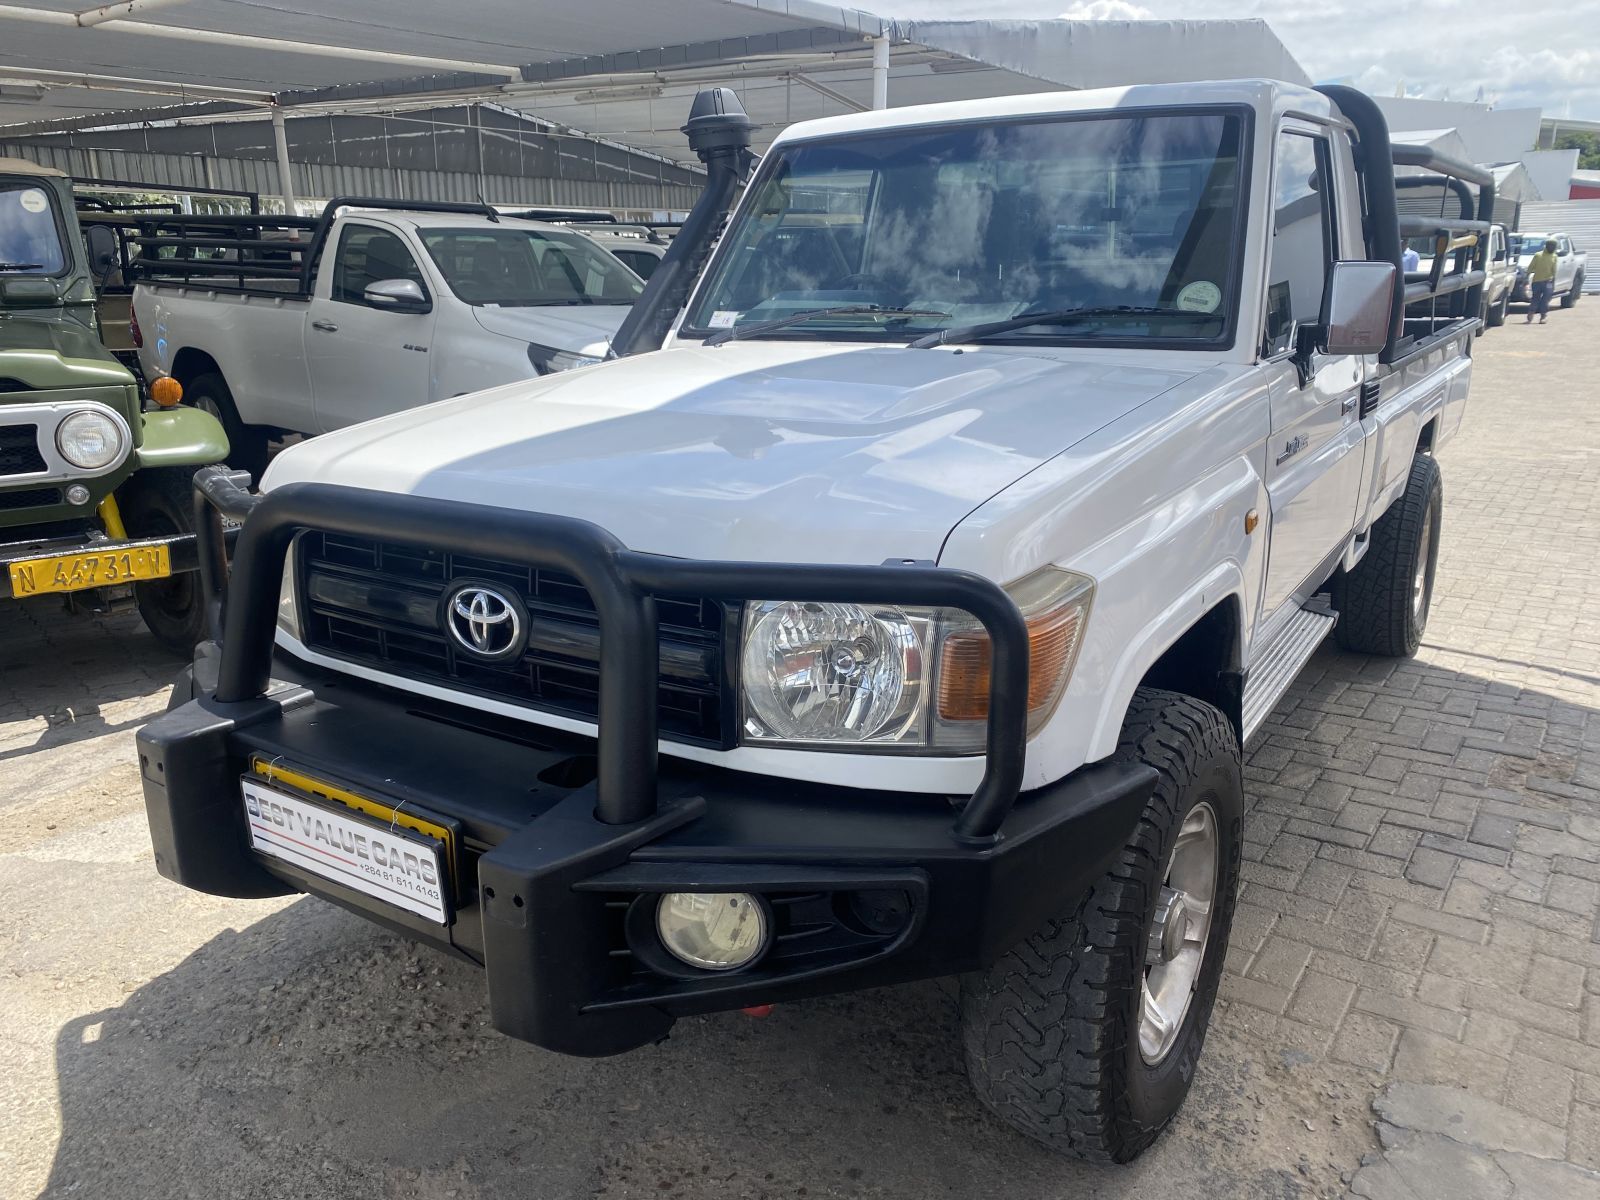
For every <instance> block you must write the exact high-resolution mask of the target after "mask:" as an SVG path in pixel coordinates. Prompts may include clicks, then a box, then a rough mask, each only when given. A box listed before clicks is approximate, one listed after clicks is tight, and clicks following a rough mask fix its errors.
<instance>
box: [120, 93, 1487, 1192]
mask: <svg viewBox="0 0 1600 1200" xmlns="http://www.w3.org/2000/svg"><path fill="white" fill-rule="evenodd" d="M685 131H686V133H687V134H688V135H689V138H690V142H691V144H692V145H694V146H695V147H696V148H697V150H698V152H699V153H700V154H701V156H702V158H704V159H705V160H706V162H707V166H708V185H707V191H706V194H705V196H704V197H703V198H702V201H701V203H700V205H698V206H697V207H696V209H695V211H694V213H693V214H692V215H691V218H690V220H689V221H688V222H687V223H686V224H685V226H684V232H683V234H682V235H681V236H680V237H679V238H678V239H677V240H676V241H675V242H674V244H673V246H672V249H671V252H670V253H669V254H668V256H667V257H666V259H665V260H663V263H662V266H661V268H660V269H659V270H657V271H656V273H655V275H654V277H653V278H652V280H651V282H650V284H649V286H648V288H647V289H646V292H645V295H644V298H643V300H642V301H641V303H640V305H639V306H638V307H636V308H635V310H634V312H633V314H632V315H631V316H630V317H629V320H628V322H627V323H626V324H625V325H624V327H623V329H622V330H621V332H620V333H619V335H618V345H619V353H620V354H621V355H622V357H621V358H620V360H619V361H616V362H609V363H605V364H603V365H599V366H594V367H589V368H585V369H581V370H575V371H571V372H568V373H565V374H562V375H557V376H553V377H549V378H545V379H538V380H533V381H530V382H526V383H519V384H515V385H511V386H506V387H502V388H498V389H495V390H493V391H489V392H484V393H481V394H478V395H473V396H466V397H462V398H459V399H454V400H449V401H445V402H442V403H440V404H436V405H433V406H431V407H429V408H426V409H421V410H417V411H412V412H407V413H401V414H397V415H395V416H392V417H387V418H383V419H381V420H378V421H374V422H371V423H369V424H366V425H362V426H360V427H358V428H354V429H348V430H344V431H342V432H339V433H335V434H332V435H329V436H327V437H323V438H319V439H317V440H315V441H312V442H309V443H306V444H304V445H300V446H295V447H292V448H291V449H289V450H288V451H286V452H285V453H283V454H282V455H281V456H280V457H279V458H278V459H277V460H276V461H275V462H274V464H273V465H272V467H271V468H270V469H269V471H268V473H267V477H266V480H265V483H264V491H265V495H264V497H260V498H258V497H251V496H249V495H247V494H246V493H245V492H244V491H242V490H241V489H240V488H239V487H238V486H237V480H236V477H230V476H228V475H226V474H225V473H222V472H221V471H220V470H219V469H217V468H207V469H206V470H205V471H202V472H201V473H200V475H199V476H198V477H197V488H198V489H199V491H200V493H201V495H202V497H204V498H205V499H206V500H209V501H210V502H211V503H212V504H213V505H214V506H215V507H216V508H217V509H218V510H219V511H225V512H227V513H228V514H230V515H232V516H234V517H242V518H243V520H244V523H243V529H242V532H241V534H240V538H239V541H238V544H237V547H236V550H235V553H234V556H233V561H232V566H231V579H229V578H225V574H226V572H227V571H228V567H227V565H226V564H225V563H224V561H223V558H222V546H223V539H222V535H221V533H220V523H219V522H218V521H216V520H213V521H210V522H207V523H206V524H205V526H204V529H205V531H206V532H205V533H204V534H203V537H204V542H203V553H202V574H203V578H204V583H205V586H206V587H207V589H208V594H209V595H210V597H211V604H212V610H211V611H212V613H213V616H214V618H215V624H214V628H216V629H219V630H220V631H221V633H220V645H217V644H208V645H205V646H203V647H202V650H201V653H200V655H199V657H198V658H197V660H196V664H195V667H194V670H193V672H192V675H191V677H190V679H189V681H188V683H187V684H186V685H185V687H184V688H182V689H180V691H181V694H180V695H178V696H177V697H176V698H175V706H174V708H173V709H172V710H171V711H169V712H168V713H167V714H165V715H164V716H163V717H162V718H160V719H158V720H156V721H154V722H152V723H151V724H150V725H148V726H147V727H146V728H145V729H144V731H143V732H142V733H141V734H140V735H139V750H140V756H141V768H142V772H143V778H144V781H145V782H144V786H145V794H146V802H147V807H148V813H149V820H150V826H151V830H152V835H153V840H154V844H155V852H156V862H157V866H158V868H159V869H160V870H161V871H162V872H163V873H164V874H166V875H168V876H169V877H171V878H173V879H175V880H177V881H179V882H181V883H184V884H186V885H188V886H190V887H193V888H198V889H200V890H202V891H207V892H212V893H216V894H219V895H230V896H261V895H280V894H287V893H292V892H296V891H302V892H309V893H312V894H315V895H318V896H322V897H325V898H328V899H331V900H333V901H335V902H337V903H339V904H342V905H344V906H346V907H348V908H350V909H352V910H354V911H356V912H358V913H362V914H364V915H366V916H368V917H370V918H371V919H373V920H374V921H377V922H379V923H381V924H383V925H385V926H387V927H388V928H389V929H391V930H395V931H397V932H399V933H401V934H402V935H403V936H406V937H409V938H414V939H416V940H418V941H420V942H424V943H427V944H428V945H431V946H434V947H436V948H438V949H440V950H444V951H447V952H450V953H454V954H457V955H460V956H462V957H464V958H467V959H470V960H472V961H474V962H477V963H479V964H481V965H482V966H483V968H484V969H485V973H486V978H487V984H488V999H489V1010H490V1014H491V1017H492V1020H493V1022H494V1024H495V1026H496V1027H497V1028H499V1029H501V1030H503V1031H504V1032H506V1033H508V1034H511V1035H512V1036H515V1037H519V1038H525V1039H527V1040H529V1041H532V1042H535V1043H538V1044H539V1045H542V1046H545V1047H549V1048H551V1049H554V1050H559V1051H564V1052H567V1053H572V1054H611V1053H616V1052H619V1051H624V1050H628V1049H631V1048H633V1047H637V1046H641V1045H644V1044H646V1043H649V1042H652V1041H655V1040H657V1039H659V1038H661V1037H664V1036H665V1035H666V1034H667V1033H668V1031H669V1029H670V1028H671V1027H672V1024H673V1022H674V1020H675V1019H676V1018H678V1017H681V1016H684V1015H686V1014H693V1013H703V1012H709V1011H715V1010H728V1009H741V1008H758V1007H760V1006H765V1005H768V1004H771V1003H773V1002H777V1001H785V1000H789V999H793V998H799V997H806V996H814V995H818V994H823V993H833V992H844V991H850V990H853V989H858V988H863V987H868V986H875V985H880V984H886V983H894V982H899V981H904V980H909V979H917V978H925V977H930V976H939V975H957V974H959V975H960V976H961V977H962V978H961V1018H962V1022H963V1026H964V1035H963V1037H964V1048H965V1052H966V1059H967V1064H968V1068H969V1070H970V1072H971V1076H972V1081H973V1083H974V1085H975V1087H976V1089H977V1091H978V1093H979V1095H980V1096H981V1097H982V1098H983V1100H984V1102H985V1103H987V1104H988V1105H989V1106H990V1107H992V1108H993V1109H994V1110H995V1111H996V1112H997V1113H999V1114H1000V1115H1001V1116H1003V1117H1004V1118H1005V1119H1006V1120H1007V1121H1009V1122H1010V1123H1011V1124H1013V1125H1014V1126H1016V1127H1017V1128H1018V1129H1021V1130H1023V1131H1025V1132H1026V1133H1028V1134H1030V1135H1032V1136H1033V1137H1036V1138H1038V1139H1039V1140H1041V1141H1042V1142H1044V1143H1046V1144H1048V1145H1050V1146H1053V1147H1056V1148H1058V1149H1061V1150H1064V1151H1070V1152H1073V1153H1077V1154H1081V1155H1084V1156H1088V1157H1093V1158H1101V1159H1110V1160H1115V1161H1126V1160H1128V1159H1130V1158H1132V1157H1133V1156H1135V1155H1137V1154H1138V1153H1139V1152H1140V1151H1141V1150H1142V1149H1144V1148H1145V1147H1146V1146H1147V1145H1149V1144H1150V1142H1151V1141H1152V1140H1153V1139H1154V1138H1155V1137H1156V1136H1157V1134H1158V1133H1159V1132H1160V1131H1161V1129H1162V1128H1163V1127H1164V1126H1165V1125H1166V1124H1167V1122H1168V1120H1169V1119H1170V1118H1171V1117H1172V1115H1173V1113H1174V1112H1175V1111H1176V1110H1177V1108H1178V1106H1179V1104H1180V1103H1181V1102H1182V1099H1183V1097H1184V1095H1185V1093H1186V1091H1187V1089H1188V1087H1189V1084H1190V1081H1191V1079H1192V1078H1193V1076H1194V1069H1195V1064H1196V1059H1197V1057H1198V1055H1199V1053H1200V1048H1201V1043H1202V1041H1203V1039H1204V1036H1205V1031H1206V1025H1207V1022H1208V1020H1209V1017H1210V1015H1211V1011H1212V1005H1213V1001H1214V998H1215V996H1216V991H1217V984H1218V979H1219V976H1220V974H1221V971H1222V963H1223V955H1224V951H1225V949H1226V946H1227V941H1228V931H1229V925H1230V922H1231V920H1232V917H1233V911H1234V896H1235V889H1236V885H1237V882H1238V877H1239V869H1240V860H1241V855H1242V851H1243V841H1242V829H1243V825H1244V822H1245V820H1246V813H1245V801H1244V795H1243V790H1242V787H1241V782H1240V753H1241V746H1242V745H1243V743H1244V742H1245V741H1246V739H1248V738H1249V737H1250V735H1251V733H1252V732H1253V731H1254V730H1255V729H1256V728H1257V727H1258V726H1259V725H1260V724H1261V723H1262V721H1263V720H1264V719H1265V718H1266V717H1267V715H1268V713H1269V710H1270V709H1271V708H1272V705H1273V703H1274V701H1275V700H1276V699H1277V698H1278V697H1279V696H1280V695H1281V694H1282V692H1283V691H1284V689H1285V688H1286V687H1287V686H1288V684H1289V682H1290V681H1291V680H1292V679H1293V678H1294V676H1295V674H1296V672H1297V671H1298V670H1299V668H1300V667H1301V665H1302V664H1303V663H1304V661H1305V660H1306V658H1307V657H1308V656H1309V655H1310V654H1311V653H1312V651H1313V650H1314V649H1315V648H1316V646H1317V645H1318V644H1319V643H1320V642H1321V641H1322V640H1323V639H1324V637H1325V636H1326V635H1328V634H1329V632H1330V631H1332V632H1334V634H1335V636H1336V637H1337V638H1338V640H1339V642H1340V643H1341V644H1342V645H1343V646H1344V647H1345V648H1347V649H1349V650H1352V651H1356V652H1360V653H1368V654H1384V655H1406V654H1411V653H1413V652H1414V651H1415V650H1416V648H1417V645H1418V639H1419V638H1420V636H1421V634H1422V629H1423V624H1424V622H1425V620H1426V618H1427V615H1428V602H1429V591H1430V588H1431V587H1432V584H1433V574H1434V561H1435V556H1436V553H1437V547H1438V544H1439V541H1438V536H1439V520H1440V472H1439V467H1438V464H1437V462H1436V460H1435V458H1434V452H1435V451H1437V450H1438V449H1439V447H1440V446H1442V445H1443V444H1444V443H1445V441H1446V440H1447V439H1448V438H1449V437H1450V435H1451V434H1452V433H1454V432H1455V429H1456V427H1457V425H1458V424H1459V423H1460V421H1461V414H1462V409H1463V406H1464V402H1465V400H1466V394H1467V384H1468V379H1469V376H1470V372H1471V359H1470V357H1469V355H1470V351H1471V343H1472V334H1473V331H1474V329H1475V328H1476V326H1477V315H1476V314H1477V313H1478V312H1479V308H1480V299H1481V291H1480V289H1481V287H1482V283H1483V278H1484V272H1483V252H1484V249H1485V247H1486V244H1487V239H1486V237H1481V236H1479V235H1486V234H1487V232H1488V228H1489V221H1490V219H1491V217H1492V204H1493V189H1492V183H1491V181H1490V180H1489V179H1488V178H1487V177H1486V176H1484V175H1483V174H1482V173H1480V172H1478V171H1476V170H1475V169H1473V168H1470V167H1466V166H1462V165H1459V164H1454V163H1451V162H1448V161H1446V160H1443V159H1439V158H1437V157H1436V156H1433V155H1432V154H1431V152H1410V154H1411V160H1410V161H1411V165H1420V166H1424V167H1426V168H1429V169H1432V170H1435V171H1439V172H1442V173H1444V174H1447V175H1450V176H1453V177H1455V178H1457V179H1459V180H1461V181H1462V182H1463V184H1464V185H1472V186H1474V187H1476V188H1477V189H1478V194H1477V201H1476V209H1475V211H1474V212H1473V213H1472V214H1471V215H1470V216H1463V217H1461V218H1459V219H1455V220H1450V221H1445V220H1443V219H1434V218H1429V219H1427V220H1425V221H1409V220H1408V221H1402V220H1401V219H1400V218H1399V216H1398V215H1397V208H1396V200H1395V195H1396V193H1395V186H1394V175H1393V170H1392V166H1391V149H1390V146H1389V142H1388V135H1387V132H1386V130H1385V127H1384V124H1383V121H1382V118H1381V116H1380V115H1379V114H1378V112H1377V110H1376V108H1375V107H1374V106H1373V105H1372V103H1371V102H1370V101H1369V100H1367V99H1366V98H1364V97H1363V96H1361V95H1360V94H1358V93H1356V92H1353V91H1350V90H1348V89H1344V88H1339V87H1328V88H1325V89H1322V90H1321V91H1320V92H1318V91H1310V90H1305V89H1301V88H1298V87H1290V86H1287V85H1284V84H1279V83H1271V82H1233V83H1208V84H1197V85H1183V86H1154V87H1132V88H1128V89H1125V90H1117V91H1105V92H1055V93H1051V94H1048V95H1038V96H1013V97H1006V98H1004V99H995V100H985V101H975V102H969V103H961V104H949V105H940V106H937V107H928V108H906V109H899V110H893V111H888V112H872V113H863V114H860V115H853V116H848V117H840V118H835V119H829V120H824V121H818V122H814V123H810V124H805V125H799V126H796V127H794V128H792V129H789V130H788V131H786V132H785V133H784V134H783V135H782V136H780V137H779V138H778V139H777V141H776V143H775V144H774V145H773V147H772V149H771V151H770V153H769V154H767V155H766V156H765V157H764V158H763V160H762V161H761V164H760V167H759V170H758V172H757V173H756V175H755V177H754V179H753V180H752V181H751V182H750V184H749V186H748V188H747V189H746V190H745V192H744V196H743V200H742V201H741V203H740V204H739V206H738V209H737V211H736V212H735V213H734V215H733V216H732V219H731V222H730V223H729V224H728V225H727V228H726V232H725V233H724V234H723V235H722V236H721V237H720V239H719V241H718V244H717V246H716V247H715V250H714V251H712V252H710V256H709V259H706V255H707V246H708V243H709V242H710V240H711V235H712V233H713V231H715V230H716V229H718V228H719V227H720V226H721V223H722V218H723V216H724V213H725V209H726V206H727V205H728V203H729V198H730V196H731V195H732V193H733V191H734V189H735V187H736V185H737V183H738V182H739V178H740V175H741V174H742V172H743V169H744V167H745V165H746V163H747V162H748V161H749V153H748V149H747V145H748V138H749V127H748V121H747V119H745V118H744V116H743V113H742V112H741V111H739V110H738V108H737V102H736V101H735V100H734V99H733V98H732V95H731V93H726V92H712V93H705V94H703V95H702V96H701V97H700V99H699V100H697V102H696V111H695V115H694V116H693V117H692V118H691V120H690V122H689V124H688V126H686V130H685ZM1419 153H1420V154H1421V157H1422V158H1424V159H1426V161H1418V154H1419ZM1441 232H1442V233H1443V234H1444V235H1445V236H1446V239H1447V240H1448V241H1449V242H1450V243H1451V249H1450V250H1449V256H1450V259H1451V264H1450V265H1451V269H1450V270H1449V271H1446V270H1444V269H1443V265H1441V269H1440V270H1439V271H1437V272H1430V273H1429V276H1428V279H1427V280H1426V281H1418V282H1414V283H1411V284H1407V283H1405V281H1404V280H1403V279H1402V277H1401V276H1400V274H1399V264H1400V255H1401V244H1402V243H1401V238H1402V235H1403V234H1404V235H1405V236H1422V235H1428V234H1439V233H1441ZM703 259H706V261H704V264H703V266H704V269H703V270H701V266H702V260H703ZM691 287H692V294H690V288H691ZM663 337H664V338H665V343H666V344H665V346H664V348H661V349H657V350H653V351H651V352H646V353H636V352H637V351H640V350H651V346H652V343H654V342H656V341H658V339H661V338H663ZM335 480H337V481H338V482H337V483H335V482H333V481H335ZM280 584H281V586H280ZM224 588H226V600H227V603H226V606H225V609H224V607H223V604H222V601H223V599H224V595H223V592H224ZM224 626H225V628H224ZM191 696H192V697H193V699H188V697H191Z"/></svg>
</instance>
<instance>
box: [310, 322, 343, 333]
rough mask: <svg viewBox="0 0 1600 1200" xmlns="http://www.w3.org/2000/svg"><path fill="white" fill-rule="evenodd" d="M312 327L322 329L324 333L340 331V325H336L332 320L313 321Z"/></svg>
mask: <svg viewBox="0 0 1600 1200" xmlns="http://www.w3.org/2000/svg"><path fill="white" fill-rule="evenodd" d="M311 328H313V329H320V330H322V332H323V333H338V332H339V327H338V326H337V325H335V324H334V323H333V322H332V321H321V320H318V321H313V322H311Z"/></svg>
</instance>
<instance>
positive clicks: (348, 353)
mask: <svg viewBox="0 0 1600 1200" xmlns="http://www.w3.org/2000/svg"><path fill="white" fill-rule="evenodd" d="M390 279H409V280H411V281H413V282H414V283H416V284H417V285H418V286H419V287H421V289H422V294H423V296H424V297H426V298H427V299H428V300H429V303H430V308H429V311H427V312H421V313H415V312H391V311H387V310H385V309H382V308H379V307H377V306H376V305H374V304H372V303H371V302H370V301H369V300H367V298H366V294H365V293H366V289H367V288H368V287H369V286H370V285H371V284H374V283H378V282H380V281H382V280H390ZM432 299H433V297H432V293H431V292H430V291H429V287H428V281H427V279H426V277H425V276H424V274H423V272H422V270H421V268H420V267H419V266H418V265H417V261H416V258H415V257H414V256H413V255H412V253H411V251H410V250H409V249H408V248H407V247H406V244H405V241H404V240H403V239H402V238H401V236H400V234H399V232H398V231H396V230H394V229H390V228H386V227H385V226H382V225H375V224H369V223H367V222H364V221H347V222H345V223H344V225H343V227H342V228H341V230H340V232H339V243H338V246H337V247H336V248H335V250H334V254H333V258H332V261H331V262H330V263H328V264H327V265H326V266H325V267H324V268H323V270H322V273H321V276H320V277H319V279H318V280H317V288H316V295H315V296H313V298H312V300H311V305H310V308H309V311H308V312H307V314H306V327H305V347H306V366H307V368H308V369H309V371H310V374H311V390H312V396H313V400H314V402H315V405H316V422H317V429H318V431H319V432H324V433H325V432H327V431H328V430H331V429H340V428H343V427H344V426H346V425H354V424H356V423H358V422H360V421H368V420H371V419H372V418H373V417H381V416H384V415H385V414H387V413H392V412H398V411H400V410H401V409H405V408H415V407H416V406H418V405H421V404H426V403H427V402H428V400H429V398H430V366H429V349H430V347H431V346H432V343H433V331H434V323H435V314H434V312H433V310H432V307H431V304H432Z"/></svg>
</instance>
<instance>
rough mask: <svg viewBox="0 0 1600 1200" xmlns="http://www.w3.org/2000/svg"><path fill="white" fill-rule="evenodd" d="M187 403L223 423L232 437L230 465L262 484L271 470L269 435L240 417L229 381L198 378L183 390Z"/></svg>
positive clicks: (217, 377)
mask: <svg viewBox="0 0 1600 1200" xmlns="http://www.w3.org/2000/svg"><path fill="white" fill-rule="evenodd" d="M183 398H184V402H185V403H187V404H189V405H190V406H191V407H194V408H199V409H203V410H205V411H206V412H208V413H210V414H211V415H212V416H214V417H216V418H217V420H219V421H221V422H222V431H223V432H224V433H226V434H227V435H228V465H229V466H230V467H232V468H234V470H236V471H249V472H250V478H251V481H252V482H254V483H260V482H261V475H262V472H264V471H265V470H266V469H267V442H268V441H269V440H270V439H269V436H268V431H267V429H266V428H265V427H264V426H261V425H246V424H245V423H244V421H243V420H241V419H240V417H239V409H238V406H237V405H235V404H234V402H233V393H232V392H231V391H229V390H228V381H227V380H225V379H224V378H223V377H222V376H221V375H219V374H218V373H217V372H215V371H208V372H207V373H206V374H204V375H197V376H195V378H193V379H191V380H190V381H189V383H188V385H187V386H185V387H184V389H183Z"/></svg>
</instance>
